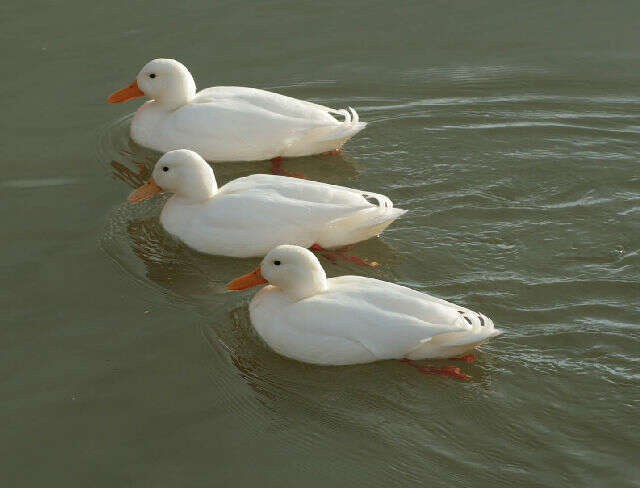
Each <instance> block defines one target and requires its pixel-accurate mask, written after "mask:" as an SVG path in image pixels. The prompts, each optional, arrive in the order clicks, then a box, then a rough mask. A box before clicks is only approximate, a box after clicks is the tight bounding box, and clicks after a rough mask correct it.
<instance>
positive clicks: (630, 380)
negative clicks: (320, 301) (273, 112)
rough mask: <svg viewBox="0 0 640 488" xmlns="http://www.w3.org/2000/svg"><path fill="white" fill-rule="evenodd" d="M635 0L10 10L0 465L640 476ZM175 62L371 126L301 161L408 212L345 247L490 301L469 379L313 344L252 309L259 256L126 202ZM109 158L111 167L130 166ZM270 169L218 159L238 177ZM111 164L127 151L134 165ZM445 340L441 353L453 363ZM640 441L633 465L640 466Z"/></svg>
mask: <svg viewBox="0 0 640 488" xmlns="http://www.w3.org/2000/svg"><path fill="white" fill-rule="evenodd" d="M639 15H640V4H639V3H638V2H637V1H628V2H625V1H615V2H605V1H601V2H599V1H591V0H588V1H566V2H552V1H537V2H510V1H492V2H477V1H462V2H444V1H438V2H418V1H415V2H410V1H396V2H382V1H368V2H365V1H360V0H354V1H351V2H344V1H340V2H338V1H325V2H301V1H293V0H286V1H285V0H280V1H266V2H255V3H251V2H246V1H235V2H212V1H209V0H207V1H194V2H183V3H175V2H169V1H166V0H160V1H158V2H153V3H151V2H147V3H145V2H140V1H129V2H124V1H120V0H116V1H111V2H102V3H96V4H94V5H90V4H87V2H79V1H66V2H53V1H27V2H18V1H15V0H9V1H5V2H3V3H2V4H0V40H1V41H2V42H1V43H0V53H2V59H3V69H2V72H1V73H2V74H1V75H0V93H1V96H2V100H3V104H2V111H1V112H0V124H1V130H0V161H1V167H2V174H1V175H0V188H1V190H2V195H3V199H2V205H0V216H1V222H2V233H1V236H2V238H1V239H0V246H1V251H2V261H1V266H2V273H0V301H1V304H2V305H1V306H2V308H1V310H2V314H1V324H2V325H1V326H0V351H1V353H0V365H1V366H0V418H1V419H2V429H1V431H0V432H1V434H0V486H3V487H4V486H6V487H31V486H33V487H36V486H38V487H39V486H47V487H65V488H68V487H86V486H91V487H124V486H131V487H182V486H184V487H211V486H216V487H217V486H220V487H222V486H235V487H244V486H266V487H284V486H291V487H316V486H317V487H327V486H340V487H342V486H344V487H355V486H362V487H372V486H380V487H395V486H397V487H406V486H425V487H427V486H428V487H450V486H469V487H474V488H475V487H497V486H501V487H512V486H524V487H553V488H557V487H578V486H579V487H586V486H589V487H596V486H597V487H610V486H615V487H618V488H621V487H631V486H640V468H639V467H638V466H639V465H638V463H637V457H638V452H639V445H640V442H639V428H638V403H639V401H640V395H639V393H638V391H639V390H638V380H639V378H640V367H639V364H640V356H639V354H638V350H639V347H638V346H639V344H640V330H639V324H640V286H639V283H638V281H639V278H640V270H639V266H640V224H639V217H640V172H639V169H638V154H639V150H640V42H639V41H640V35H639V32H640V30H639V29H638V27H639V23H638V19H639V18H640V17H639ZM154 57H175V58H177V59H179V60H180V61H182V62H183V63H185V64H186V65H187V66H188V67H189V68H190V69H191V71H192V73H193V75H194V77H195V79H196V83H198V86H199V87H200V88H204V87H207V86H212V85H242V86H253V87H260V88H266V89H271V90H274V91H277V92H280V93H284V94H286V95H291V96H294V97H298V98H302V99H307V100H312V101H316V102H320V103H323V104H327V105H330V106H333V107H346V106H349V105H351V106H353V107H355V108H356V109H357V110H358V112H359V114H360V118H361V119H362V120H365V121H368V122H370V125H369V126H368V127H367V128H366V130H365V131H364V132H362V133H361V134H360V135H358V136H357V137H356V138H355V139H353V140H352V141H350V142H349V143H348V144H347V146H346V147H345V151H344V152H343V153H342V154H341V155H338V156H323V157H309V158H302V159H297V160H291V161H286V162H285V163H284V166H285V168H287V169H288V170H290V171H296V172H302V173H305V174H306V175H307V176H308V177H310V178H312V179H317V180H321V181H326V182H330V183H336V184H341V185H346V186H352V187H357V188H362V189H367V190H370V191H375V192H381V193H385V194H387V195H388V196H389V197H391V199H392V200H393V201H394V202H395V204H396V205H397V206H399V207H402V208H406V209H409V210H410V212H409V213H408V214H407V215H406V216H404V217H403V218H402V219H400V220H398V221H397V222H396V223H395V224H394V225H393V226H392V227H391V228H390V229H389V230H388V231H387V232H385V234H384V235H383V237H381V238H379V239H372V240H370V241H367V242H364V243H361V244H359V245H357V246H356V247H355V249H354V252H355V253H357V254H358V255H360V256H363V257H367V258H370V259H373V260H376V261H379V262H381V263H382V265H381V266H380V267H379V268H377V269H363V268H362V267H358V266H356V265H352V264H345V263H339V264H337V265H332V264H331V263H329V262H328V261H323V264H324V265H325V266H326V269H327V271H328V273H329V274H330V275H332V276H335V275H340V274H353V273H361V274H366V275H368V276H374V277H377V278H381V279H385V280H389V281H394V282H398V283H401V284H405V285H408V286H411V287H414V288H416V289H419V290H423V291H429V292H430V293H433V294H435V295H437V296H439V297H442V298H445V299H449V300H452V301H455V302H457V303H460V304H463V305H466V306H468V307H470V308H472V309H477V310H480V311H483V312H484V313H486V314H487V315H489V316H490V317H492V318H493V320H494V321H495V323H496V325H497V326H498V327H500V328H501V329H503V330H504V335H503V336H501V337H499V338H497V339H495V340H493V341H491V342H489V343H488V344H486V345H485V346H483V347H482V350H481V351H480V352H479V354H478V361H477V362H475V363H471V364H463V365H462V369H463V371H465V372H467V373H469V374H471V375H473V378H472V379H471V380H469V381H467V382H463V381H455V380H447V379H443V378H437V377H431V376H424V375H421V374H419V373H418V372H416V371H415V370H414V369H412V368H409V367H407V366H406V365H404V364H402V363H399V362H393V361H392V362H381V363H375V364H369V365H363V366H356V367H340V368H330V367H325V368H323V367H315V366H309V365H304V364H300V363H296V362H294V361H290V360H286V359H283V358H281V357H279V356H277V355H276V354H275V353H273V352H271V351H270V350H268V349H267V348H266V347H265V346H264V345H263V344H262V343H261V342H260V341H259V340H258V338H257V337H256V336H255V334H254V333H253V332H252V329H251V326H250V323H249V321H248V312H247V303H248V301H249V299H250V297H251V296H252V294H253V293H254V290H248V291H246V292H241V293H227V292H225V290H224V284H225V283H226V282H227V281H228V280H229V279H230V278H232V277H235V276H237V275H238V274H241V273H245V272H247V271H249V270H251V269H253V267H254V266H255V265H256V263H257V262H258V261H257V260H255V259H253V260H252V259H248V260H234V259H228V258H217V257H211V256H206V255H201V254H198V253H196V252H194V251H191V250H189V249H187V248H185V247H184V246H183V245H181V244H180V243H179V242H176V241H175V240H173V239H172V238H171V237H170V236H168V235H166V233H164V232H163V231H162V230H161V228H160V227H159V224H158V220H157V215H158V212H159V209H160V208H161V205H162V200H161V199H154V200H151V201H146V202H143V203H141V204H139V205H132V204H128V203H126V202H125V199H126V195H127V194H128V192H129V191H130V190H131V186H132V184H133V181H127V178H124V179H123V178H121V177H122V175H123V170H122V167H121V166H118V164H120V165H124V166H125V167H128V168H131V169H135V164H134V162H144V163H145V164H146V167H147V168H151V166H152V165H153V164H154V162H155V161H156V160H157V158H158V156H159V155H158V154H157V153H154V152H152V151H149V150H146V149H143V148H140V147H137V146H136V145H135V144H133V143H132V142H131V141H130V140H129V137H128V124H129V121H130V114H131V113H132V112H133V111H134V110H135V108H136V107H137V106H138V105H139V100H134V101H130V102H128V103H126V104H118V105H110V104H107V103H106V102H105V98H106V96H107V95H108V94H109V93H111V92H112V91H114V90H116V89H118V88H120V87H122V86H124V85H126V84H128V83H129V82H131V81H132V80H133V78H134V77H135V75H136V73H137V71H138V69H139V68H140V67H141V66H142V65H143V64H144V63H145V62H146V61H148V60H149V59H151V58H154ZM114 161H115V162H116V163H118V164H116V165H115V166H114V165H112V163H113V162H114ZM268 167H269V166H268V164H267V163H251V164H227V165H222V164H221V165H215V167H214V169H215V172H216V176H217V178H218V181H219V182H221V183H224V182H227V181H229V180H230V179H233V178H236V177H239V176H243V175H247V174H251V173H255V172H265V171H267V170H268ZM115 168H120V169H119V170H116V169H115ZM443 364H446V363H443ZM634 459H635V461H634Z"/></svg>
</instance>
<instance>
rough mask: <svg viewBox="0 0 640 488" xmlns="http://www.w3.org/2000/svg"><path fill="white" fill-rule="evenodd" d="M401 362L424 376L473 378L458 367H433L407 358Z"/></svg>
mask: <svg viewBox="0 0 640 488" xmlns="http://www.w3.org/2000/svg"><path fill="white" fill-rule="evenodd" d="M400 361H402V362H403V363H407V364H408V365H409V366H411V367H413V368H415V369H417V370H418V371H420V372H421V373H422V374H434V375H437V376H442V377H443V378H456V379H459V380H468V379H469V378H471V375H468V374H465V373H462V372H461V371H460V368H458V367H457V366H431V365H422V364H417V363H414V362H413V361H411V360H410V359H407V358H402V359H401V360H400Z"/></svg>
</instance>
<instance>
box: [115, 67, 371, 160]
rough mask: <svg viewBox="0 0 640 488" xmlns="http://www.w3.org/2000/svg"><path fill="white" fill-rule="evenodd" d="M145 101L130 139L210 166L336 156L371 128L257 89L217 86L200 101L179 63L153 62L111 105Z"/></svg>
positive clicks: (350, 116)
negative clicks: (188, 152) (187, 152)
mask: <svg viewBox="0 0 640 488" xmlns="http://www.w3.org/2000/svg"><path fill="white" fill-rule="evenodd" d="M145 95H146V96H148V97H149V98H152V100H150V101H148V102H146V103H145V104H144V105H142V106H141V107H140V108H139V109H138V111H137V112H136V114H135V116H134V117H133V121H132V122H131V137H132V139H133V140H134V141H135V142H137V143H138V144H140V145H142V146H145V147H149V148H151V149H155V150H156V151H161V152H166V151H171V150H174V149H181V148H187V149H192V150H194V151H196V152H198V153H199V154H200V155H202V156H203V157H204V158H205V159H208V160H210V161H258V160H265V159H273V158H279V157H294V156H308V155H311V154H319V153H324V152H330V151H335V150H339V149H340V148H341V146H342V144H344V143H345V142H346V141H347V140H349V139H350V138H351V137H353V136H354V135H355V134H357V133H358V132H360V131H361V130H362V129H364V127H365V125H366V123H364V122H359V121H358V114H357V113H356V111H355V110H353V109H352V108H349V111H347V110H344V109H341V110H335V109H332V108H328V107H324V106H322V105H318V104H315V103H311V102H305V101H303V100H298V99H295V98H291V97H287V96H284V95H279V94H278V93H272V92H268V91H265V90H259V89H256V88H244V87H237V86H217V87H213V88H206V89H204V90H202V91H200V92H198V93H196V84H195V82H194V81H193V77H192V76H191V73H189V70H188V69H187V68H186V67H184V66H183V65H182V64H181V63H179V62H178V61H176V60H174V59H154V60H153V61H150V62H148V63H147V64H146V65H145V66H144V67H143V68H142V70H140V73H138V76H137V78H136V80H135V81H134V82H133V83H131V84H130V85H128V86H127V87H125V88H123V89H121V90H119V91H117V92H115V93H113V94H112V95H111V96H110V97H109V98H108V99H107V100H108V101H109V102H112V103H116V102H124V101H125V100H129V99H131V98H134V97H141V96H145ZM333 115H341V116H342V117H343V118H344V120H343V121H339V120H337V119H336V118H335V117H334V116H333Z"/></svg>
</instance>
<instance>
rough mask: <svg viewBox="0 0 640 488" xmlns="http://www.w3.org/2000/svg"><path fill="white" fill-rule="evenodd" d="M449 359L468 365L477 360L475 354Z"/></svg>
mask: <svg viewBox="0 0 640 488" xmlns="http://www.w3.org/2000/svg"><path fill="white" fill-rule="evenodd" d="M449 359H450V360H452V361H465V362H467V363H472V362H474V361H475V360H476V355H475V354H473V353H469V354H463V355H462V356H455V357H452V358H449Z"/></svg>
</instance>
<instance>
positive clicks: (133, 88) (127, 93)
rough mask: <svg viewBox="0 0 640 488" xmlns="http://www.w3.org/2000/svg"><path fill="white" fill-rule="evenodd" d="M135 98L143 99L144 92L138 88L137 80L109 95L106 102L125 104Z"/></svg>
mask: <svg viewBox="0 0 640 488" xmlns="http://www.w3.org/2000/svg"><path fill="white" fill-rule="evenodd" d="M135 97H144V92H143V91H142V90H141V89H140V88H138V80H135V81H134V82H133V83H131V84H130V85H128V86H125V87H124V88H123V89H122V90H118V91H117V92H113V93H112V94H111V95H109V98H107V102H111V103H118V102H126V101H127V100H131V99H132V98H135Z"/></svg>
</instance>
